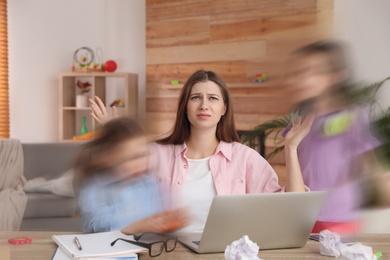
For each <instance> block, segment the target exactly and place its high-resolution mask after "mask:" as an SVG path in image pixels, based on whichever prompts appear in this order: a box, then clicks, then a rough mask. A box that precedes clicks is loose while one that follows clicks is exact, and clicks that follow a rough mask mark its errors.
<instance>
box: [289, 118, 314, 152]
mask: <svg viewBox="0 0 390 260" xmlns="http://www.w3.org/2000/svg"><path fill="white" fill-rule="evenodd" d="M314 117H315V113H314V112H311V113H309V114H308V115H307V116H306V118H305V120H304V121H303V122H302V118H301V117H300V116H299V117H297V119H296V120H295V122H294V124H293V127H292V128H291V129H290V131H288V133H287V134H286V136H285V138H284V145H285V146H289V147H294V148H297V147H298V145H299V144H300V143H301V141H302V140H303V138H305V136H306V135H307V134H308V133H309V132H310V129H311V126H312V124H313V121H314Z"/></svg>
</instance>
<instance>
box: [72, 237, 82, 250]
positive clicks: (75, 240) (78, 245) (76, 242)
mask: <svg viewBox="0 0 390 260" xmlns="http://www.w3.org/2000/svg"><path fill="white" fill-rule="evenodd" d="M74 242H75V244H76V246H77V248H78V249H79V250H82V249H83V248H82V247H81V244H80V241H79V239H78V238H77V237H74Z"/></svg>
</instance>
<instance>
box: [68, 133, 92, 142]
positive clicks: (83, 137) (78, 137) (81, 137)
mask: <svg viewBox="0 0 390 260" xmlns="http://www.w3.org/2000/svg"><path fill="white" fill-rule="evenodd" d="M96 135H97V133H96V132H88V133H86V134H83V135H75V136H73V137H72V140H73V141H83V140H91V139H93V138H95V137H96Z"/></svg>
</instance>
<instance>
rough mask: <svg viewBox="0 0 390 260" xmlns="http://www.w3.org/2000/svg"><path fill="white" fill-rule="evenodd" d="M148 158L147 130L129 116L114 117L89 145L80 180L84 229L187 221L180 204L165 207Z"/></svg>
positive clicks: (154, 227)
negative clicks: (149, 171) (168, 207)
mask: <svg viewBox="0 0 390 260" xmlns="http://www.w3.org/2000/svg"><path fill="white" fill-rule="evenodd" d="M148 158H149V148H148V142H147V139H146V136H145V134H144V132H143V130H142V129H141V127H140V126H139V124H138V123H137V122H136V121H134V120H132V119H129V118H116V119H114V120H111V121H110V122H108V123H107V124H105V125H104V126H103V128H102V130H101V132H100V135H99V137H98V138H96V139H95V140H93V141H91V142H89V143H87V144H85V145H84V147H83V149H82V151H81V153H80V155H79V157H78V158H77V161H76V176H75V180H74V186H75V190H76V192H77V195H78V202H79V208H80V213H81V217H82V220H83V228H84V232H103V231H111V230H120V229H121V230H122V231H123V232H124V233H127V234H130V233H139V232H164V231H169V230H171V229H175V228H176V226H178V227H181V226H182V225H184V223H185V221H184V219H185V216H184V215H183V212H181V211H180V210H174V211H162V210H163V208H162V197H161V194H160V190H159V188H158V186H157V182H156V178H155V177H152V176H151V175H150V174H148V172H147V170H148V169H147V166H148Z"/></svg>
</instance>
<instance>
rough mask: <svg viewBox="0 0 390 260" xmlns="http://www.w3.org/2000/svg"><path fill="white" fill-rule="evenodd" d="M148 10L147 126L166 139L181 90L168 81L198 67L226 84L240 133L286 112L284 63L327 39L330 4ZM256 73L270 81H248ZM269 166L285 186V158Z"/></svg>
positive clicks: (165, 5)
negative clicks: (302, 48)
mask: <svg viewBox="0 0 390 260" xmlns="http://www.w3.org/2000/svg"><path fill="white" fill-rule="evenodd" d="M146 12H147V13H146V44H147V62H146V63H147V73H146V74H147V75H146V77H147V89H146V128H147V130H148V131H149V132H150V133H151V134H152V135H153V136H161V135H164V134H166V133H167V132H168V131H169V130H170V129H171V127H172V125H173V122H174V119H175V111H176V108H177V99H178V96H179V92H180V87H181V86H172V85H170V84H169V83H170V81H171V80H174V79H175V80H179V81H180V82H185V81H186V79H187V78H188V77H189V76H190V75H191V74H192V73H193V72H195V71H196V70H198V69H206V70H212V71H215V72H217V73H218V74H219V75H220V76H222V78H223V79H224V80H225V82H227V84H228V86H229V88H230V90H231V92H232V96H233V100H234V103H233V104H234V111H235V117H236V125H237V128H238V129H239V130H249V129H252V128H253V127H255V126H256V125H257V124H259V123H262V122H264V121H266V120H269V119H272V118H275V117H277V116H278V115H281V114H284V113H287V112H288V111H289V110H290V108H291V104H292V102H291V98H290V97H289V96H288V95H287V94H286V92H285V89H284V88H283V87H282V85H281V84H280V83H279V81H278V80H276V79H277V77H276V76H277V75H279V71H280V65H281V64H282V61H283V59H284V58H285V56H286V54H288V53H289V52H290V51H291V50H293V49H295V48H297V47H298V46H300V45H302V44H305V43H308V42H311V41H314V40H317V39H322V38H325V37H329V32H331V27H332V19H333V0H272V1H270V0H239V1H237V0H147V1H146ZM257 73H267V74H268V75H270V80H269V81H268V82H266V83H261V84H257V85H256V84H253V83H251V82H252V80H253V79H254V77H255V75H256V74H257ZM266 144H267V151H268V150H270V149H272V147H273V146H275V145H274V144H273V140H267V141H266ZM271 164H272V165H273V166H274V167H275V169H276V171H277V173H278V174H279V176H280V179H281V184H283V183H284V181H285V178H284V170H285V169H284V159H283V154H281V155H279V156H277V157H275V158H274V159H273V160H272V161H271Z"/></svg>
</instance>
